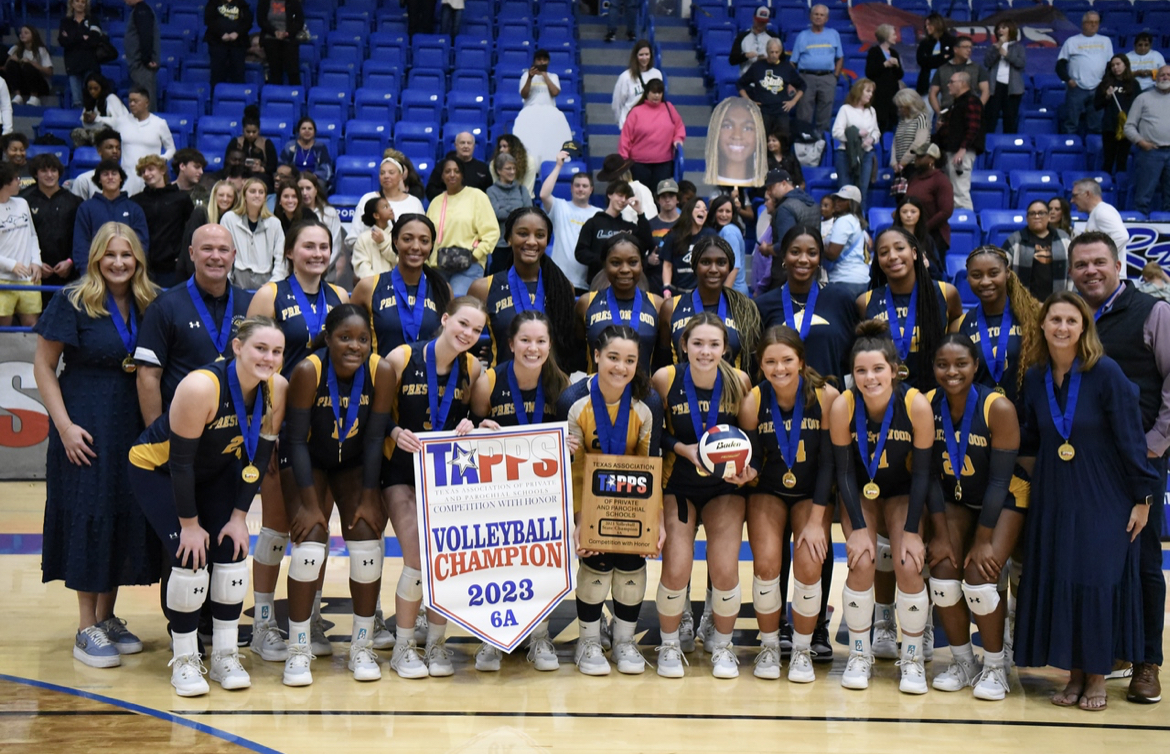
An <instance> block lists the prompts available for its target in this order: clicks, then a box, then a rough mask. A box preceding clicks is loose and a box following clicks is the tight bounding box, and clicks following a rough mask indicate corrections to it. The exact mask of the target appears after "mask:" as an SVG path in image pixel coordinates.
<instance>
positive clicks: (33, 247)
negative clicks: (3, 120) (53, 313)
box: [0, 163, 42, 327]
mask: <svg viewBox="0 0 1170 754" xmlns="http://www.w3.org/2000/svg"><path fill="white" fill-rule="evenodd" d="M19 185H20V183H19V180H18V176H17V175H16V171H15V170H14V169H13V166H12V165H10V164H7V163H5V164H0V214H2V215H3V217H4V222H3V223H0V282H3V283H5V284H6V285H40V283H41V270H42V267H41V252H40V244H39V243H38V242H37V231H36V227H35V226H34V224H33V218H32V212H31V211H30V210H29V205H28V202H26V201H25V200H24V199H21V198H20V197H18V196H17V195H16V192H17V189H18V187H19ZM41 307H42V304H41V296H40V294H38V293H37V292H36V291H17V290H7V291H0V327H9V326H11V325H12V317H13V315H14V314H15V315H19V317H20V324H21V326H23V327H32V326H33V325H35V324H36V323H37V319H38V318H39V317H40V314H41Z"/></svg>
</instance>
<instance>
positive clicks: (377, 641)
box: [372, 610, 394, 649]
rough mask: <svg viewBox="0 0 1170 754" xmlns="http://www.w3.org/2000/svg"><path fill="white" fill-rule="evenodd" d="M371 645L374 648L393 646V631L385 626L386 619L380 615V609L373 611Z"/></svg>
mask: <svg viewBox="0 0 1170 754" xmlns="http://www.w3.org/2000/svg"><path fill="white" fill-rule="evenodd" d="M372 646H373V647H374V649H391V648H393V647H394V632H393V631H391V630H390V629H389V628H388V627H387V626H386V619H385V618H383V617H382V611H381V610H379V611H377V612H375V613H374V638H373V641H372Z"/></svg>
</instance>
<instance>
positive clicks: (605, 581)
mask: <svg viewBox="0 0 1170 754" xmlns="http://www.w3.org/2000/svg"><path fill="white" fill-rule="evenodd" d="M642 578H643V579H645V578H646V577H645V575H643V576H642ZM612 583H613V571H595V570H593V569H592V568H590V567H589V566H587V565H585V564H584V563H582V564H581V565H580V566H579V567H578V568H577V599H579V600H581V601H582V602H584V603H585V604H586V605H600V604H601V603H602V602H605V598H606V597H608V596H609V587H610V585H611V584H612ZM642 588H643V589H645V588H646V582H645V581H643V582H642ZM626 604H629V603H626Z"/></svg>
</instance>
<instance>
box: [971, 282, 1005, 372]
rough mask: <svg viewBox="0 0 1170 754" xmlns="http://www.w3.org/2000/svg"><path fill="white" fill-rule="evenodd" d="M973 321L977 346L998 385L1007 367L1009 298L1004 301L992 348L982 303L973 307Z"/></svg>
mask: <svg viewBox="0 0 1170 754" xmlns="http://www.w3.org/2000/svg"><path fill="white" fill-rule="evenodd" d="M975 322H976V324H977V325H978V326H979V347H980V348H981V349H983V360H984V361H985V362H986V363H987V371H988V372H990V373H991V379H993V380H995V384H996V385H998V384H999V383H1000V382H1001V381H1002V380H1003V373H1004V369H1006V368H1007V352H1008V338H1010V337H1011V334H1012V302H1011V299H1008V300H1006V301H1004V304H1003V319H1002V320H1001V321H1000V323H999V340H997V341H996V343H995V349H994V350H992V347H991V336H990V334H989V333H988V331H987V318H986V317H985V316H984V315H983V304H979V305H978V306H977V307H975Z"/></svg>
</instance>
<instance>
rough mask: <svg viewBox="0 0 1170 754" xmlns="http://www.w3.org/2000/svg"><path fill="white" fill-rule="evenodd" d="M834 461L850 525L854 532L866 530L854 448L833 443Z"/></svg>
mask: <svg viewBox="0 0 1170 754" xmlns="http://www.w3.org/2000/svg"><path fill="white" fill-rule="evenodd" d="M833 460H834V462H835V465H836V471H837V490H838V491H839V492H840V493H841V502H843V503H844V504H845V512H846V513H848V514H849V523H850V524H852V525H853V529H854V530H857V529H864V528H865V516H864V515H862V512H861V498H859V497H858V495H857V479H856V477H854V475H853V446H851V445H837V444H836V443H833Z"/></svg>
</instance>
